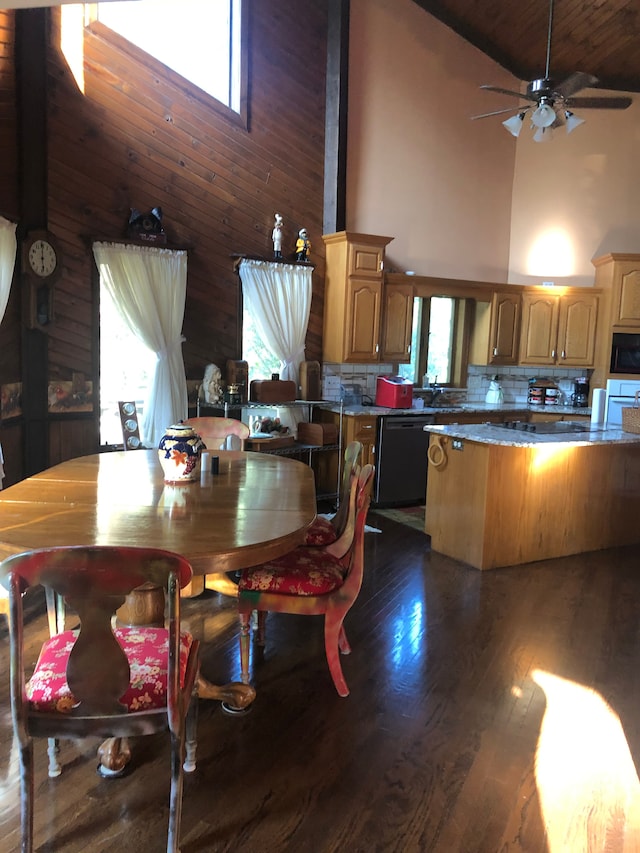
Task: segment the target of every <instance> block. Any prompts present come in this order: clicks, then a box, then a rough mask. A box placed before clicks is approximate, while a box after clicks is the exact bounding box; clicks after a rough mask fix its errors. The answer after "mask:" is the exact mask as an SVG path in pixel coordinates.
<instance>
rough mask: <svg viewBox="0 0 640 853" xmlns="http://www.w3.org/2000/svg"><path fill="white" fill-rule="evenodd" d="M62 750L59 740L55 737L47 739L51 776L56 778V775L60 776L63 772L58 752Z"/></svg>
mask: <svg viewBox="0 0 640 853" xmlns="http://www.w3.org/2000/svg"><path fill="white" fill-rule="evenodd" d="M59 752H60V746H59V745H58V741H57V740H56V738H54V737H50V738H48V740H47V755H48V756H49V778H50V779H55V778H56V776H59V775H60V774H61V773H62V769H61V767H60V762H59V761H58V754H59Z"/></svg>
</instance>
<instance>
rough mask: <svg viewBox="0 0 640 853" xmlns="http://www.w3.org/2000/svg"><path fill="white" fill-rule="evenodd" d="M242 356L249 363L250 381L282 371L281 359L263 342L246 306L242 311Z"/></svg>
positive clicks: (267, 377)
mask: <svg viewBox="0 0 640 853" xmlns="http://www.w3.org/2000/svg"><path fill="white" fill-rule="evenodd" d="M242 358H243V359H244V360H245V361H246V362H247V364H248V365H249V382H251V381H252V380H253V379H271V375H272V374H273V373H280V366H281V361H280V359H279V358H277V356H275V355H274V354H273V353H272V352H271V350H270V349H269V348H268V347H267V346H266V345H265V343H264V342H263V340H262V338H261V337H260V335H259V333H258V330H257V329H256V324H255V323H254V322H253V318H252V316H251V314H250V313H249V312H248V311H247V309H246V307H245V308H244V309H243V312H242Z"/></svg>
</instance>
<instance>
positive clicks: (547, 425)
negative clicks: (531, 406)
mask: <svg viewBox="0 0 640 853" xmlns="http://www.w3.org/2000/svg"><path fill="white" fill-rule="evenodd" d="M496 426H500V427H503V428H504V429H512V430H518V431H519V432H531V433H536V434H537V435H553V434H554V433H558V432H589V431H590V429H591V426H590V425H589V424H585V423H581V422H579V421H542V422H540V423H528V422H527V421H505V422H504V423H502V424H496Z"/></svg>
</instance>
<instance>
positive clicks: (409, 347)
mask: <svg viewBox="0 0 640 853" xmlns="http://www.w3.org/2000/svg"><path fill="white" fill-rule="evenodd" d="M407 354H408V355H411V344H409V346H408V347H407Z"/></svg>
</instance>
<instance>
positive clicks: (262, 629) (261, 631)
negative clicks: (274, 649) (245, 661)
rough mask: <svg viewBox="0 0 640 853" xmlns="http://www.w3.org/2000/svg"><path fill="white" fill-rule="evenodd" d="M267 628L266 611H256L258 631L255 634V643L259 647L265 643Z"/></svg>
mask: <svg viewBox="0 0 640 853" xmlns="http://www.w3.org/2000/svg"><path fill="white" fill-rule="evenodd" d="M266 628H267V611H266V610H258V630H257V632H256V642H257V643H258V645H259V646H264V644H265V642H266V634H267V631H266Z"/></svg>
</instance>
